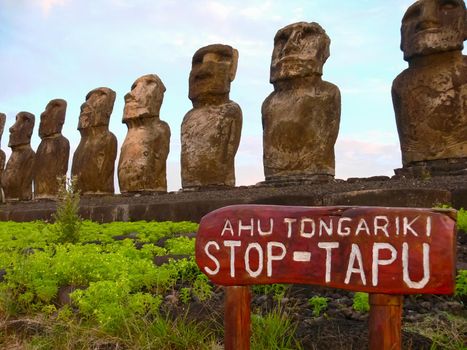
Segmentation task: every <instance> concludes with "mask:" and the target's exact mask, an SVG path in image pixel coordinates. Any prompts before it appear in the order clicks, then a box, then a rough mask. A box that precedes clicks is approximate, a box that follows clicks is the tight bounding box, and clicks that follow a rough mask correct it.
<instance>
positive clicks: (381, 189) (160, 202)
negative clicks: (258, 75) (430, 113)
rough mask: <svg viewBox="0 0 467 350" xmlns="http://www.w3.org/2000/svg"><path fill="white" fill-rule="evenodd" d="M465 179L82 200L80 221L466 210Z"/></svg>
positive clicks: (22, 210)
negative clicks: (302, 209) (270, 210)
mask: <svg viewBox="0 0 467 350" xmlns="http://www.w3.org/2000/svg"><path fill="white" fill-rule="evenodd" d="M466 189H467V175H461V176H437V177H433V178H429V179H423V180H422V179H405V178H400V179H397V178H392V179H390V180H388V181H379V180H374V181H370V180H368V181H363V182H348V181H337V180H333V181H331V182H328V183H319V184H317V183H315V184H311V183H310V184H301V185H295V186H282V187H274V186H250V187H242V188H239V187H237V188H228V189H224V190H209V191H179V192H172V193H164V194H152V195H144V196H121V195H108V196H83V197H81V202H80V215H81V216H82V217H83V218H85V219H91V220H93V221H99V222H112V221H137V220H156V221H166V220H171V221H182V220H191V221H198V222H199V220H200V219H201V218H202V217H203V216H204V215H206V214H207V213H209V212H211V211H213V210H215V209H218V208H222V207H225V206H228V205H233V204H279V205H305V206H322V205H344V204H349V205H365V206H368V205H377V206H393V205H394V206H397V207H425V208H431V207H432V206H433V205H434V204H436V205H439V204H451V205H452V206H453V207H454V208H457V209H458V208H460V207H464V208H466V207H467V204H466V198H467V196H466V193H467V192H466ZM56 205H57V203H56V202H54V201H29V202H12V203H6V204H3V205H2V204H0V221H7V220H14V221H32V220H38V219H43V220H51V215H52V214H53V213H54V212H55V210H56Z"/></svg>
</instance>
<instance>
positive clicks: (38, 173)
mask: <svg viewBox="0 0 467 350" xmlns="http://www.w3.org/2000/svg"><path fill="white" fill-rule="evenodd" d="M66 107H67V103H66V101H65V100H62V99H55V100H52V101H50V102H49V103H48V104H47V106H46V107H45V111H44V112H43V113H42V114H41V122H40V124H39V137H40V138H41V139H42V141H41V143H40V144H39V147H38V148H37V152H36V158H35V160H34V172H33V173H34V199H56V198H57V194H58V190H59V188H60V186H61V184H62V182H61V181H60V179H62V178H63V177H64V176H66V172H67V170H68V157H69V156H70V142H68V140H67V139H66V138H65V137H64V136H63V135H62V127H63V123H64V122H65V114H66ZM63 185H64V182H63Z"/></svg>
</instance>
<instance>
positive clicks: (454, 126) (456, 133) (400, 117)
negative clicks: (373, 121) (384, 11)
mask: <svg viewBox="0 0 467 350" xmlns="http://www.w3.org/2000/svg"><path fill="white" fill-rule="evenodd" d="M466 20H467V18H466V9H465V3H464V2H463V1H462V0H450V1H444V0H420V1H417V2H415V3H414V4H413V5H412V6H410V7H409V8H408V9H407V12H406V13H405V15H404V17H403V19H402V27H401V36H402V38H401V49H402V51H403V52H404V60H406V61H407V62H408V63H409V67H408V68H407V69H406V70H404V71H403V72H402V73H401V74H399V76H398V77H397V78H396V79H395V80H394V82H393V85H392V99H393V104H394V111H395V114H396V122H397V129H398V132H399V140H400V145H401V151H402V165H403V168H402V169H396V170H395V172H396V174H397V175H404V176H409V177H412V176H415V177H423V176H431V175H447V174H451V175H454V174H467V56H464V55H462V48H463V42H464V40H465V39H466V38H467V22H466Z"/></svg>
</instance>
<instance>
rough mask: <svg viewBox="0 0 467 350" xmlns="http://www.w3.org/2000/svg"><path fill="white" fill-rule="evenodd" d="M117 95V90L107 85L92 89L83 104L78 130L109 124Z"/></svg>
mask: <svg viewBox="0 0 467 350" xmlns="http://www.w3.org/2000/svg"><path fill="white" fill-rule="evenodd" d="M115 97H116V94H115V91H113V90H112V89H109V88H106V87H100V88H97V89H94V90H91V91H90V92H89V93H88V94H87V95H86V101H85V102H84V103H83V104H82V105H81V113H80V115H79V123H78V130H81V129H86V128H90V127H96V126H106V125H109V121H110V115H111V114H112V110H113V108H114V102H115Z"/></svg>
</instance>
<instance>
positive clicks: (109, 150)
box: [71, 128, 117, 194]
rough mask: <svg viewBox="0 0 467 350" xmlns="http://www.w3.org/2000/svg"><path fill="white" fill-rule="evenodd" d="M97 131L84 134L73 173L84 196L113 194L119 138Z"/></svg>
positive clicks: (74, 158) (74, 159)
mask: <svg viewBox="0 0 467 350" xmlns="http://www.w3.org/2000/svg"><path fill="white" fill-rule="evenodd" d="M96 129H98V128H92V129H90V130H89V131H87V132H86V133H83V135H82V137H81V141H80V143H79V145H78V148H77V149H76V151H75V154H74V155H73V165H72V169H71V173H72V176H77V178H78V180H77V186H78V188H79V189H80V190H81V193H82V194H113V193H114V170H115V158H116V157H117V138H116V137H115V135H114V134H112V133H111V132H110V131H109V130H100V131H98V130H96Z"/></svg>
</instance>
